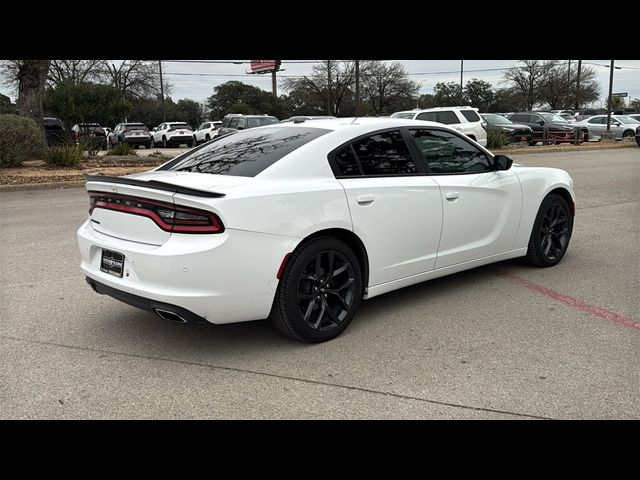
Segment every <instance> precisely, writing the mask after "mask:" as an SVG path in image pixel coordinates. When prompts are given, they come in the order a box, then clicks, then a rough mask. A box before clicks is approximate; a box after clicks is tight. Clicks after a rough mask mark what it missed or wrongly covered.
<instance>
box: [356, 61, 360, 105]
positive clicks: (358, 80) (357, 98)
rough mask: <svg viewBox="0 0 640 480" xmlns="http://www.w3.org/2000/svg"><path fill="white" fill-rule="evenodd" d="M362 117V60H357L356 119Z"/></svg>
mask: <svg viewBox="0 0 640 480" xmlns="http://www.w3.org/2000/svg"><path fill="white" fill-rule="evenodd" d="M359 116H360V60H356V117H359Z"/></svg>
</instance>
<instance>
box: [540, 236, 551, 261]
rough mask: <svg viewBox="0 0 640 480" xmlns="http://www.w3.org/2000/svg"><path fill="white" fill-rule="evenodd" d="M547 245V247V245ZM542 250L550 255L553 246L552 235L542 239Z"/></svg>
mask: <svg viewBox="0 0 640 480" xmlns="http://www.w3.org/2000/svg"><path fill="white" fill-rule="evenodd" d="M545 245H546V247H545ZM541 246H542V251H543V253H544V254H545V255H546V256H549V249H550V248H551V237H549V236H546V237H544V239H543V240H542V245H541Z"/></svg>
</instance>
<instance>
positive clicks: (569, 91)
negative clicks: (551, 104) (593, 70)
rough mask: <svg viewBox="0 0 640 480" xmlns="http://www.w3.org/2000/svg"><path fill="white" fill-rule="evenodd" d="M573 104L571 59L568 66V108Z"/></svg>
mask: <svg viewBox="0 0 640 480" xmlns="http://www.w3.org/2000/svg"><path fill="white" fill-rule="evenodd" d="M569 106H571V60H569V65H568V66H567V108H569Z"/></svg>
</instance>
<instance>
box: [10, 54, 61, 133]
mask: <svg viewBox="0 0 640 480" xmlns="http://www.w3.org/2000/svg"><path fill="white" fill-rule="evenodd" d="M50 62H51V60H5V61H4V62H2V64H1V65H0V69H1V73H2V74H3V76H4V83H5V84H6V85H9V86H12V87H14V88H15V87H16V86H17V88H18V100H17V102H16V105H17V107H18V114H19V115H21V116H23V117H28V118H31V119H32V120H33V121H34V122H35V124H36V125H37V126H38V129H39V130H40V133H41V135H42V138H43V140H44V138H45V135H44V127H43V126H42V96H43V94H44V86H45V80H46V78H47V72H48V70H49V63H50Z"/></svg>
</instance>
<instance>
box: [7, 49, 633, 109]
mask: <svg viewBox="0 0 640 480" xmlns="http://www.w3.org/2000/svg"><path fill="white" fill-rule="evenodd" d="M207 61H208V62H214V61H215V60H207ZM221 62H229V60H221ZM238 62H244V63H242V64H240V65H236V64H232V63H183V62H172V61H163V63H162V68H163V73H164V75H165V78H166V81H169V82H170V83H171V84H172V85H173V92H172V94H171V97H172V98H173V99H174V100H176V101H177V100H179V99H181V98H191V99H193V100H196V101H200V102H202V101H204V100H206V98H207V97H209V96H211V95H212V94H213V88H214V87H215V86H217V85H219V84H221V83H224V82H228V81H229V80H239V81H242V82H244V83H248V84H251V85H255V86H256V87H259V88H262V89H264V90H268V91H271V75H270V74H266V75H248V74H247V73H246V72H247V71H248V70H249V61H248V60H238ZM288 62H291V63H288ZM313 62H314V60H284V61H283V64H282V68H283V69H284V71H281V72H279V73H278V78H283V77H285V76H301V75H307V74H309V73H311V69H312V67H313ZM565 62H568V61H566V60H565ZM582 62H583V65H584V66H589V67H592V68H594V69H595V70H596V73H597V79H598V82H599V84H600V97H601V101H602V102H603V103H602V105H603V106H604V99H606V95H607V93H608V91H607V89H608V86H609V67H608V66H609V63H610V60H583V61H582ZM400 63H402V64H404V65H405V66H406V69H407V71H408V72H409V74H410V76H409V78H411V79H412V80H415V81H417V82H421V83H422V86H421V89H420V93H433V87H434V85H435V84H436V83H437V82H450V81H455V82H459V81H460V60H400ZM517 63H518V61H517V60H465V61H464V83H466V82H467V81H468V80H470V79H472V78H479V79H481V80H485V81H487V82H489V83H491V84H493V86H494V87H499V86H501V85H500V82H501V81H502V74H503V69H505V68H509V67H511V66H514V65H516V64H517ZM592 64H600V65H602V66H599V65H592ZM616 66H620V67H623V68H621V69H616V70H615V71H614V82H613V91H614V92H627V93H628V94H629V97H630V98H640V60H618V61H616ZM571 67H572V69H573V68H577V60H573V61H572V63H571ZM624 67H630V68H624ZM474 70H475V71H474ZM278 83H279V84H278V89H279V92H280V91H282V87H281V85H280V82H278ZM0 92H2V93H4V94H5V95H9V96H10V97H11V98H12V99H13V100H14V101H15V92H10V91H8V89H7V88H6V87H0ZM629 97H628V98H627V99H626V100H627V102H628V101H629Z"/></svg>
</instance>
